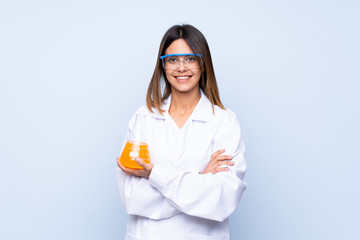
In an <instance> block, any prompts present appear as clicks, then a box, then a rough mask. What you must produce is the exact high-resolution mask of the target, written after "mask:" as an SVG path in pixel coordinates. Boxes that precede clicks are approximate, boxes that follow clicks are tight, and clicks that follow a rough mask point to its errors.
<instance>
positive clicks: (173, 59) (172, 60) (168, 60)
mask: <svg viewBox="0 0 360 240" xmlns="http://www.w3.org/2000/svg"><path fill="white" fill-rule="evenodd" d="M177 61H178V59H177V58H176V57H168V58H166V62H168V63H176V62H177Z"/></svg>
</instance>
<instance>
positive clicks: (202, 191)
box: [117, 25, 246, 240]
mask: <svg viewBox="0 0 360 240" xmlns="http://www.w3.org/2000/svg"><path fill="white" fill-rule="evenodd" d="M162 83H164V84H165V85H164V86H162V85H161V84H162ZM161 89H163V92H162V91H161ZM136 116H141V117H142V118H143V119H144V125H145V128H144V129H145V130H144V131H145V133H143V134H144V135H145V136H146V139H147V142H148V145H149V150H150V157H151V163H145V162H144V161H143V160H142V159H140V158H137V159H136V162H137V163H138V164H139V165H140V166H142V167H143V169H142V170H138V169H137V170H136V169H130V168H125V167H123V166H122V165H121V163H120V161H119V159H118V166H119V168H120V169H118V174H117V181H118V187H119V192H120V197H121V200H122V201H123V203H124V205H125V208H126V211H127V212H128V214H130V216H129V220H128V225H127V233H126V237H125V239H130V240H140V239H141V240H143V239H156V240H162V239H166V240H169V239H171V240H176V239H201V240H202V239H211V240H214V239H216V240H223V239H224V240H225V239H229V227H228V217H229V215H230V214H231V213H232V212H233V211H234V210H235V208H236V206H237V204H238V202H239V200H240V198H241V196H242V194H243V192H244V191H245V189H246V183H245V178H244V175H245V168H246V165H245V158H244V154H245V147H244V144H243V141H242V138H241V132H240V125H239V123H238V120H237V118H236V115H235V114H234V113H233V112H232V111H231V110H229V109H225V108H224V106H223V105H222V103H221V101H220V97H219V92H218V88H217V84H216V79H215V74H214V70H213V66H212V60H211V55H210V50H209V47H208V44H207V42H206V39H205V37H204V36H203V35H202V33H201V32H200V31H199V30H197V29H196V28H194V27H193V26H191V25H176V26H173V27H172V28H170V29H169V30H168V31H167V32H166V33H165V35H164V37H163V39H162V42H161V44H160V49H159V54H158V59H157V63H156V67H155V71H154V74H153V77H152V79H151V81H150V84H149V87H148V91H147V96H146V106H142V107H140V108H139V109H138V110H137V111H136V113H135V114H134V116H133V117H132V119H131V120H130V123H129V129H128V136H129V135H130V134H131V133H132V131H133V129H134V125H135V117H136Z"/></svg>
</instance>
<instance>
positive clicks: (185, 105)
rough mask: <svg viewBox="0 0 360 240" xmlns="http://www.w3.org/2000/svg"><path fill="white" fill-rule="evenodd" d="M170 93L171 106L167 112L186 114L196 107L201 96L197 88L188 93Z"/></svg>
mask: <svg viewBox="0 0 360 240" xmlns="http://www.w3.org/2000/svg"><path fill="white" fill-rule="evenodd" d="M173 90H174V89H172V92H171V104H170V109H169V111H171V112H179V113H183V114H184V113H187V112H192V111H193V110H194V109H195V107H196V105H197V104H198V102H199V100H200V98H201V94H200V91H199V88H195V89H194V90H193V91H189V92H178V91H173Z"/></svg>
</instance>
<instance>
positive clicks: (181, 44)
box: [165, 39, 193, 55]
mask: <svg viewBox="0 0 360 240" xmlns="http://www.w3.org/2000/svg"><path fill="white" fill-rule="evenodd" d="M176 53H193V51H192V50H191V48H190V46H189V44H188V43H187V42H186V41H185V40H184V39H177V40H175V41H173V42H172V43H171V44H170V46H169V47H168V48H167V49H166V51H165V54H166V55H168V54H176Z"/></svg>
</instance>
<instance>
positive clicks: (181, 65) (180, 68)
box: [178, 60, 186, 72]
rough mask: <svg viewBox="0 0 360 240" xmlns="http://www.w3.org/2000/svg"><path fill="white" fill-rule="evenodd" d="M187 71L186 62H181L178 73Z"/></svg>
mask: <svg viewBox="0 0 360 240" xmlns="http://www.w3.org/2000/svg"><path fill="white" fill-rule="evenodd" d="M185 70H186V65H185V62H184V60H179V63H178V71H179V72H183V71H185Z"/></svg>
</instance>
